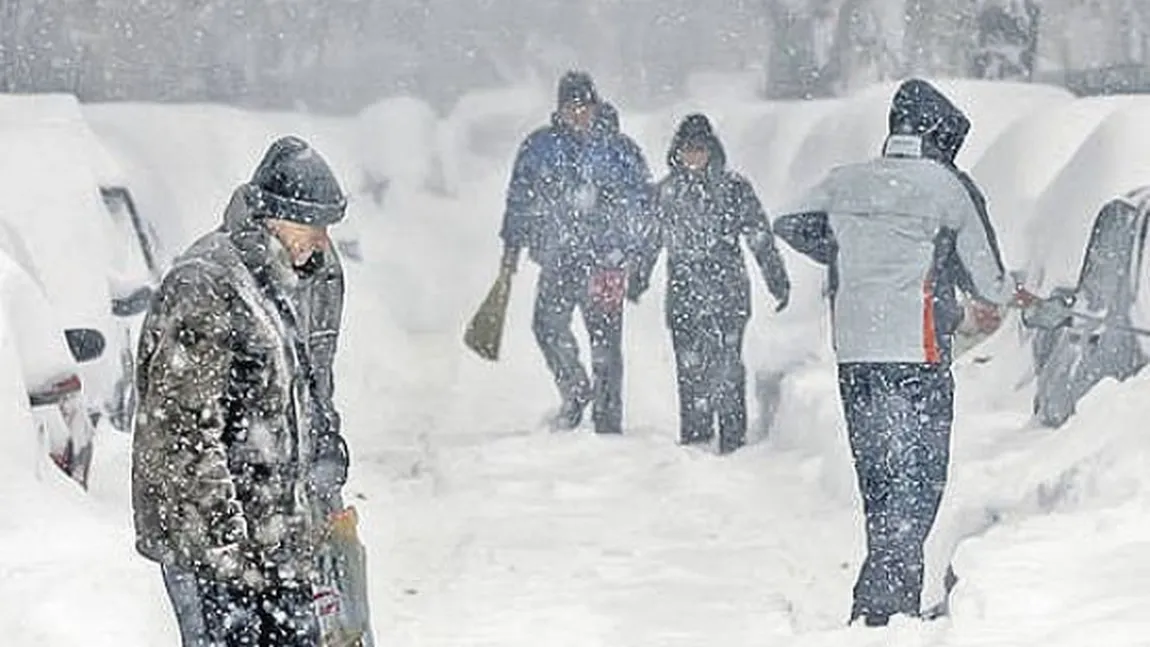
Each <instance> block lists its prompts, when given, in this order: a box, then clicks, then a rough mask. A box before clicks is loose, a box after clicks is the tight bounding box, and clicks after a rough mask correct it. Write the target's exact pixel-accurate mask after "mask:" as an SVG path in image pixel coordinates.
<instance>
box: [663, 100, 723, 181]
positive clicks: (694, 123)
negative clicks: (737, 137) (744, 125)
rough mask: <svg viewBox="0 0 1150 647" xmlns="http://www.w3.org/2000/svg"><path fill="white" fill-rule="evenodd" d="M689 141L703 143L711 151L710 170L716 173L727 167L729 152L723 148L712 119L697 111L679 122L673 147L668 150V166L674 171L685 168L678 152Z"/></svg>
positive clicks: (708, 164)
mask: <svg viewBox="0 0 1150 647" xmlns="http://www.w3.org/2000/svg"><path fill="white" fill-rule="evenodd" d="M688 142H698V143H702V144H704V145H705V146H706V147H707V149H708V150H709V151H710V152H711V157H710V160H709V161H708V162H707V169H708V171H710V172H712V173H715V172H721V171H723V170H724V169H726V168H727V152H726V151H725V150H724V149H723V143H722V142H720V141H719V136H718V135H716V134H715V129H714V128H713V127H712V126H711V121H710V120H709V119H707V117H706V116H705V115H702V114H698V113H695V114H691V115H687V116H686V117H685V118H684V119H683V121H682V122H680V123H679V128H678V130H676V131H675V136H674V137H673V138H672V139H671V147H670V148H669V149H668V150H667V166H669V167H670V168H671V170H672V171H680V170H685V169H683V168H682V167H681V165H680V163H679V159H678V156H677V153H678V152H679V149H680V148H683V146H684V145H685V144H687V143H688Z"/></svg>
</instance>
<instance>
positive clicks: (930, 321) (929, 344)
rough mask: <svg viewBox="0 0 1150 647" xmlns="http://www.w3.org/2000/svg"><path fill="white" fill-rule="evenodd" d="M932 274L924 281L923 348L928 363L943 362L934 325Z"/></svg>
mask: <svg viewBox="0 0 1150 647" xmlns="http://www.w3.org/2000/svg"><path fill="white" fill-rule="evenodd" d="M931 279H932V277H931V275H930V274H927V276H926V280H925V281H923V282H922V350H923V354H925V355H926V361H927V363H928V364H938V363H940V362H942V351H940V350H939V348H938V329H937V328H936V327H935V325H934V290H933V289H932V287H931V284H932V283H933V281H932V280H931Z"/></svg>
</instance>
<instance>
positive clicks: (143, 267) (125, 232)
mask: <svg viewBox="0 0 1150 647" xmlns="http://www.w3.org/2000/svg"><path fill="white" fill-rule="evenodd" d="M100 194H101V195H102V196H103V198H104V205H105V206H106V207H107V208H108V213H109V214H110V215H111V216H112V224H113V226H114V227H115V236H114V237H113V238H114V239H115V240H114V241H113V244H114V245H115V248H114V250H113V254H112V269H113V271H114V272H115V274H116V275H117V276H118V277H119V278H121V279H122V280H126V281H131V282H134V283H137V284H141V285H142V284H146V283H149V282H150V281H149V277H150V276H151V271H150V270H149V268H148V261H147V257H146V256H145V254H144V249H143V247H142V245H143V243H142V240H141V234H140V232H138V231H137V230H136V225H135V222H134V219H133V218H132V208H131V205H130V203H129V202H128V197H127V194H126V192H125V191H124V190H122V189H103V190H101V191H100Z"/></svg>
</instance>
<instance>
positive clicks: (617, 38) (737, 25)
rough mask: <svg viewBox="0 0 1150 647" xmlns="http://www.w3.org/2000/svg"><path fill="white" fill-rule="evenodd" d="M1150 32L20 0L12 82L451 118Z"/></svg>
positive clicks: (1057, 63)
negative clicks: (535, 103)
mask: <svg viewBox="0 0 1150 647" xmlns="http://www.w3.org/2000/svg"><path fill="white" fill-rule="evenodd" d="M1034 12H1037V13H1034ZM1004 16H1005V17H1004ZM1035 16H1037V19H1035ZM1148 26H1150V12H1147V11H1146V9H1145V7H1142V6H1141V4H1140V3H1136V2H1127V1H1126V0H1102V1H1098V0H1059V1H1057V2H1054V1H1052V0H1046V1H1040V0H913V1H910V0H730V1H727V2H697V1H693V0H578V1H573V0H410V1H403V2H400V1H396V0H277V1H275V2H271V1H267V0H198V1H196V2H190V1H188V0H150V1H146V2H145V1H143V0H85V1H84V2H75V1H69V0H4V1H3V2H0V70H2V72H0V89H7V90H9V91H64V92H71V93H74V94H77V95H79V96H80V97H81V98H82V99H84V100H86V101H93V100H109V99H130V100H150V101H154V100H160V101H217V102H225V103H240V104H244V105H248V106H253V107H263V108H277V109H284V108H288V109H300V108H307V109H311V110H324V111H339V112H344V113H347V112H353V111H357V110H360V109H362V108H364V107H366V106H367V105H369V104H371V103H374V102H375V101H377V100H379V99H382V98H384V97H389V96H396V95H402V94H407V95H413V96H417V97H419V98H421V99H424V100H426V101H429V102H430V103H431V104H432V105H433V106H435V107H436V109H437V110H439V111H441V112H444V111H446V110H448V109H449V108H450V107H451V106H452V105H454V103H455V102H456V101H457V100H458V99H459V98H460V97H461V96H463V95H464V94H466V93H468V92H470V91H473V90H477V89H484V88H492V87H502V86H506V85H521V84H524V83H537V84H542V85H544V86H546V87H550V84H551V83H552V81H553V79H554V77H555V76H556V75H557V74H558V73H559V72H560V71H562V70H563V69H565V68H568V67H572V66H577V67H583V68H587V69H589V70H590V71H592V72H593V73H594V74H595V75H596V76H597V77H598V78H599V80H600V82H601V84H602V85H603V87H604V89H605V90H607V91H608V93H609V94H611V95H613V96H614V97H615V98H617V99H618V100H620V101H621V102H622V103H625V104H630V105H636V106H637V105H652V104H656V103H659V102H663V101H666V100H668V99H669V98H672V97H679V96H682V95H683V93H684V90H685V89H686V88H687V87H688V85H689V79H690V77H691V75H692V74H694V73H698V72H710V73H715V72H721V73H725V74H731V73H739V74H745V75H747V85H748V87H750V88H751V89H753V90H754V91H756V92H760V93H765V94H767V95H769V96H775V97H786V96H790V97H797V96H809V95H816V96H817V95H827V94H835V93H839V92H842V91H844V90H849V89H855V88H860V87H863V86H865V85H868V84H870V83H873V82H876V81H886V80H891V79H896V78H900V77H902V76H904V75H906V74H910V73H919V74H928V75H932V76H960V77H966V76H989V77H995V78H1019V77H1022V76H1027V75H1028V74H1029V73H1028V72H1026V71H1025V70H1020V69H1015V68H1016V67H1017V66H1016V63H1017V61H1015V62H1014V63H1010V64H1008V65H1006V66H1005V68H1003V67H1001V66H1000V67H994V66H991V67H990V68H989V69H988V68H987V67H986V66H985V65H984V64H983V63H982V62H980V60H981V59H980V52H983V51H984V50H987V49H993V50H995V51H996V52H998V53H999V54H1002V55H1003V56H1005V57H1006V58H1008V59H1014V58H1017V57H1018V55H1019V54H1020V48H1021V50H1026V49H1027V46H1026V45H1025V44H1020V43H1022V42H1024V41H1029V42H1030V43H1031V45H1032V47H1031V48H1030V49H1032V50H1033V51H1031V52H1030V58H1031V59H1032V62H1031V64H1030V65H1029V69H1033V70H1034V71H1035V73H1037V74H1041V75H1044V76H1047V77H1052V78H1058V77H1060V76H1061V75H1063V74H1065V73H1067V72H1074V71H1079V70H1087V69H1095V68H1104V67H1109V66H1122V65H1137V64H1140V63H1145V62H1146V56H1147V51H1146V47H1145V45H1144V40H1145V34H1146V33H1147V32H1148V31H1150V30H1148V29H1147V27H1148ZM1035 40H1036V42H1035ZM987 43H991V44H989V45H988V44H987ZM995 43H998V44H997V45H996V44H995ZM1003 43H1005V44H1003Z"/></svg>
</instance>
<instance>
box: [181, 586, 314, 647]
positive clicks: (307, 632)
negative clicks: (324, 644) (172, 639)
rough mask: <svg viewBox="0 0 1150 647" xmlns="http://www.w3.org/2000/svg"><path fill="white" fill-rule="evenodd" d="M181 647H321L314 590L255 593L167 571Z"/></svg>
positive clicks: (288, 589)
mask: <svg viewBox="0 0 1150 647" xmlns="http://www.w3.org/2000/svg"><path fill="white" fill-rule="evenodd" d="M163 573H164V584H165V585H166V586H167V589H168V596H169V597H170V598H171V600H172V606H173V607H174V608H175V611H176V619H177V621H178V623H179V626H180V635H181V637H182V643H181V644H182V645H183V647H319V623H318V621H317V619H316V615H315V606H314V599H313V592H312V589H311V587H310V586H306V585H303V586H299V587H290V588H289V587H280V588H274V589H271V590H268V591H253V590H251V589H247V588H243V587H238V586H234V585H230V584H225V583H221V582H214V581H211V580H207V579H204V578H202V577H198V576H196V575H195V574H193V573H190V572H188V571H185V570H182V569H179V568H175V567H171V566H165V567H164V569H163Z"/></svg>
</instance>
